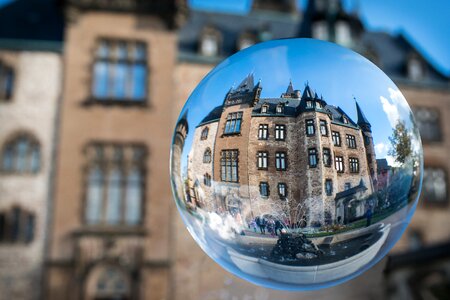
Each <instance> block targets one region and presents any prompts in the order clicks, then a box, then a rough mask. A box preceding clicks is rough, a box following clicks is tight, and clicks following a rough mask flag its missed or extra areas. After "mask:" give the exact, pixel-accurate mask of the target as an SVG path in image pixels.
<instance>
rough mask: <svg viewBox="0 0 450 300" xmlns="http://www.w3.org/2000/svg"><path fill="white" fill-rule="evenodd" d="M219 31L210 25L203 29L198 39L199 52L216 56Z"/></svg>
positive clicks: (217, 53) (218, 46)
mask: <svg viewBox="0 0 450 300" xmlns="http://www.w3.org/2000/svg"><path fill="white" fill-rule="evenodd" d="M220 44H221V36H220V33H219V32H218V31H217V30H216V29H214V28H211V27H208V28H205V29H204V30H203V33H202V36H201V40H200V53H201V54H202V55H204V56H218V55H219V53H220Z"/></svg>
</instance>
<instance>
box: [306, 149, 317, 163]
mask: <svg viewBox="0 0 450 300" xmlns="http://www.w3.org/2000/svg"><path fill="white" fill-rule="evenodd" d="M308 158H309V166H310V167H312V168H314V167H316V166H317V150H316V149H315V148H311V149H309V150H308Z"/></svg>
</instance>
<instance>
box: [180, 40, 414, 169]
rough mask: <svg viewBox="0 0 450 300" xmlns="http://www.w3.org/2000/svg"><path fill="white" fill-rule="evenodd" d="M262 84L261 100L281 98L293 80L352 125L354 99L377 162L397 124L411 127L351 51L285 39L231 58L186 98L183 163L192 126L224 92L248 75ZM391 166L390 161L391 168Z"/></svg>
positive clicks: (391, 90) (387, 88)
mask: <svg viewBox="0 0 450 300" xmlns="http://www.w3.org/2000/svg"><path fill="white" fill-rule="evenodd" d="M251 72H253V73H254V77H255V81H258V79H261V84H262V88H263V89H262V93H261V97H262V98H264V97H279V96H280V94H281V93H282V92H284V91H285V90H286V87H287V86H288V84H289V81H290V80H292V83H293V85H294V88H295V89H300V90H301V91H303V90H304V87H305V83H306V82H307V81H308V82H309V85H310V87H311V88H312V89H313V90H316V91H317V93H318V94H319V95H320V94H322V95H323V97H324V100H325V101H327V103H328V104H331V105H335V106H340V107H341V108H342V109H343V110H344V111H345V112H346V113H347V114H348V115H349V116H350V118H352V119H353V120H354V121H357V118H356V108H355V100H354V97H355V98H356V99H357V100H358V103H359V105H360V106H361V108H362V110H363V111H364V113H365V115H366V117H367V118H368V120H369V122H371V124H372V131H373V137H374V143H375V145H376V152H377V157H378V158H382V157H386V155H387V150H388V146H389V145H390V143H389V140H388V137H389V136H390V135H391V134H392V128H393V127H394V126H395V124H396V123H397V121H398V120H399V119H403V120H404V121H405V122H406V124H407V125H409V126H410V120H409V113H410V110H409V107H408V105H407V103H406V100H405V99H404V97H403V96H402V95H401V93H400V92H399V91H398V89H397V87H396V86H395V84H394V83H393V82H392V81H391V80H390V79H389V78H388V77H387V76H386V75H385V74H384V73H383V72H382V71H381V70H380V69H378V67H376V66H375V65H374V64H372V63H371V62H370V61H368V60H367V59H365V58H364V57H362V56H361V55H359V54H356V53H354V52H353V51H351V50H348V49H346V48H343V47H340V46H337V45H335V44H332V43H328V42H324V41H318V40H312V39H288V40H278V41H271V42H266V43H261V44H257V45H255V46H253V47H250V48H247V49H245V50H243V51H240V52H238V53H237V54H235V55H233V56H231V57H229V58H228V59H226V60H225V61H223V62H222V63H221V64H220V65H219V66H218V67H216V68H215V69H214V70H213V71H212V72H211V73H209V74H208V75H207V76H206V77H205V78H204V80H203V81H202V82H201V83H200V84H199V85H198V86H197V88H196V89H195V90H194V92H193V93H192V95H191V96H190V98H189V100H188V102H187V104H186V106H185V107H184V108H183V112H182V114H181V115H183V114H184V111H185V110H186V109H188V123H189V128H190V132H189V135H188V138H187V140H186V144H185V147H184V153H183V156H182V157H183V159H186V156H187V154H188V153H189V151H190V148H191V144H192V137H193V135H194V131H195V126H197V125H198V124H199V123H200V121H201V120H202V119H203V118H204V117H205V116H206V115H207V114H208V112H209V111H211V110H212V109H213V108H214V107H216V106H218V105H221V104H222V103H223V99H224V96H225V94H226V93H227V91H228V90H229V89H230V87H231V86H233V85H234V86H236V85H237V84H239V83H240V81H241V80H242V79H243V78H244V77H245V76H246V75H247V74H249V73H251ZM392 162H393V160H391V163H392Z"/></svg>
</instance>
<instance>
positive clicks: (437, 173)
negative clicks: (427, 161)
mask: <svg viewBox="0 0 450 300" xmlns="http://www.w3.org/2000/svg"><path fill="white" fill-rule="evenodd" d="M447 180H448V179H447V173H446V172H445V170H444V169H442V168H439V167H437V168H433V167H425V168H424V172H423V194H422V195H423V196H422V197H423V198H424V200H425V202H426V203H430V204H448V198H447V197H448V188H447V182H448V181H447Z"/></svg>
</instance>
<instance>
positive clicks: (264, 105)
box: [261, 104, 269, 114]
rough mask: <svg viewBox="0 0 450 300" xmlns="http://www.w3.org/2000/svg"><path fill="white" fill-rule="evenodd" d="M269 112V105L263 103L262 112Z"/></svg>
mask: <svg viewBox="0 0 450 300" xmlns="http://www.w3.org/2000/svg"><path fill="white" fill-rule="evenodd" d="M268 112H269V105H267V104H263V105H262V106H261V113H262V114H267V113H268Z"/></svg>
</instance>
